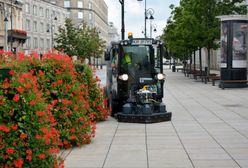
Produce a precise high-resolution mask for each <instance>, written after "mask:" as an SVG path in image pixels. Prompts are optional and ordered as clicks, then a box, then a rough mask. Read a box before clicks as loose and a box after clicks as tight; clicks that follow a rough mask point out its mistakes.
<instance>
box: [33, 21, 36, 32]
mask: <svg viewBox="0 0 248 168" xmlns="http://www.w3.org/2000/svg"><path fill="white" fill-rule="evenodd" d="M33 31H34V32H37V22H36V21H34V24H33Z"/></svg>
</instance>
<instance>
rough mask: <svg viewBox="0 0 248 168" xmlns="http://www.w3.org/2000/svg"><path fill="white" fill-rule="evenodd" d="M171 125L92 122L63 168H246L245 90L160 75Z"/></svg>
mask: <svg viewBox="0 0 248 168" xmlns="http://www.w3.org/2000/svg"><path fill="white" fill-rule="evenodd" d="M165 73H166V75H167V79H166V82H165V88H166V89H165V100H164V101H165V102H166V105H167V110H168V111H170V112H172V121H171V122H161V123H155V124H132V123H118V122H116V120H115V119H113V118H109V119H108V120H107V121H105V122H101V123H98V124H97V130H96V131H97V132H96V137H95V138H94V139H93V142H92V143H91V144H90V145H85V146H83V147H82V148H74V149H73V150H72V151H71V152H70V153H69V152H68V151H67V155H68V156H67V157H66V160H65V167H66V168H210V167H211V168H212V167H215V168H236V167H237V168H239V167H242V168H245V167H247V168H248V110H247V109H248V88H239V89H228V88H227V89H225V90H222V89H220V88H218V86H212V84H211V83H208V84H204V83H202V82H201V81H200V80H199V81H195V80H194V79H189V78H188V77H185V76H184V75H183V73H181V72H171V70H169V69H167V70H166V71H165Z"/></svg>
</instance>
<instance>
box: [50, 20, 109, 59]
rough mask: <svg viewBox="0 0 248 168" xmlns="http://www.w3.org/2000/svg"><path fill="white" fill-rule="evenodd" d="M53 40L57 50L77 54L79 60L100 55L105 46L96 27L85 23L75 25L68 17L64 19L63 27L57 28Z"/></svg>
mask: <svg viewBox="0 0 248 168" xmlns="http://www.w3.org/2000/svg"><path fill="white" fill-rule="evenodd" d="M54 40H55V41H56V44H57V45H56V46H55V48H56V49H57V50H59V51H61V50H63V51H64V52H65V53H66V54H67V55H70V56H78V58H79V59H81V60H84V59H85V58H90V57H92V56H93V57H98V56H100V55H101V54H102V53H103V49H104V47H105V41H103V40H102V39H101V38H100V36H99V32H98V31H97V29H96V28H91V27H89V26H88V25H87V24H86V23H82V24H81V26H79V27H75V26H74V25H73V23H72V20H70V19H67V20H66V21H65V26H64V27H60V28H59V30H58V34H56V38H55V39H54Z"/></svg>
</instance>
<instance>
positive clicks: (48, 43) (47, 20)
mask: <svg viewBox="0 0 248 168" xmlns="http://www.w3.org/2000/svg"><path fill="white" fill-rule="evenodd" d="M22 2H23V8H22V9H23V29H25V30H26V31H27V35H28V38H27V40H26V43H25V44H24V46H23V50H24V51H25V53H26V54H28V53H30V52H33V51H35V52H38V53H40V54H43V53H45V52H47V51H48V50H51V49H52V48H53V47H54V37H55V34H56V32H57V30H58V27H59V26H63V25H64V22H65V19H66V18H67V17H68V12H67V10H66V9H64V8H63V7H60V6H57V5H56V3H54V2H52V1H47V0H35V1H34V0H22Z"/></svg>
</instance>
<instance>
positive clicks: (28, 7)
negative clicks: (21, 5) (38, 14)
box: [25, 3, 30, 13]
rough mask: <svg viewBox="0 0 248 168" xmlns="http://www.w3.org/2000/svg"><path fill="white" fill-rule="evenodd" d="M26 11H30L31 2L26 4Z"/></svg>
mask: <svg viewBox="0 0 248 168" xmlns="http://www.w3.org/2000/svg"><path fill="white" fill-rule="evenodd" d="M25 12H26V13H30V5H29V3H26V4H25Z"/></svg>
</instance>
